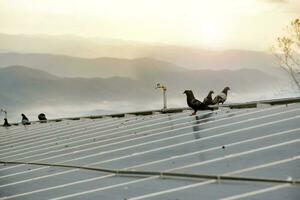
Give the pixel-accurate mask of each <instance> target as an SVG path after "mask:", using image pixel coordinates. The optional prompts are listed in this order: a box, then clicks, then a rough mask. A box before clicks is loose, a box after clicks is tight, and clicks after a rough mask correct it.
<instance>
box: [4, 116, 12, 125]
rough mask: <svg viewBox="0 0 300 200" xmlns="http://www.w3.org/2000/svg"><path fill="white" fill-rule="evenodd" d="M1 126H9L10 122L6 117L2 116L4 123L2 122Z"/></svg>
mask: <svg viewBox="0 0 300 200" xmlns="http://www.w3.org/2000/svg"><path fill="white" fill-rule="evenodd" d="M3 126H4V127H9V126H11V124H10V123H8V121H7V118H4V124H3Z"/></svg>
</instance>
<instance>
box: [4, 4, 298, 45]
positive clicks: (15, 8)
mask: <svg viewBox="0 0 300 200" xmlns="http://www.w3.org/2000/svg"><path fill="white" fill-rule="evenodd" d="M296 17H300V1H299V0H126V1H125V0H0V33H7V34H49V35H64V34H72V35H78V36H83V37H100V38H110V39H123V40H133V41H141V42H151V43H152V42H153V43H166V44H175V45H189V46H190V45H191V46H197V47H202V48H212V49H251V50H266V49H267V48H268V47H269V45H270V44H271V43H272V41H273V40H274V39H275V38H276V37H277V36H279V35H281V34H283V32H284V27H285V26H286V25H288V24H289V22H290V21H291V20H292V19H294V18H296Z"/></svg>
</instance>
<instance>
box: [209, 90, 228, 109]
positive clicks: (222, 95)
mask: <svg viewBox="0 0 300 200" xmlns="http://www.w3.org/2000/svg"><path fill="white" fill-rule="evenodd" d="M228 90H230V88H229V87H225V88H224V89H223V90H222V92H221V93H220V94H218V95H217V96H216V97H215V98H214V100H213V104H214V105H215V104H220V103H222V104H223V103H224V102H225V101H226V99H227V93H228Z"/></svg>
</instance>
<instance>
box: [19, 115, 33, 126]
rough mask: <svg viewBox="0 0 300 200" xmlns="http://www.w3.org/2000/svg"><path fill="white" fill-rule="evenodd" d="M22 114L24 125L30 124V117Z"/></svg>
mask: <svg viewBox="0 0 300 200" xmlns="http://www.w3.org/2000/svg"><path fill="white" fill-rule="evenodd" d="M21 116H22V124H23V125H30V124H31V123H30V122H29V119H28V118H27V117H26V116H25V115H24V114H21Z"/></svg>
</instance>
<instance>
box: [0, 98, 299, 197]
mask: <svg viewBox="0 0 300 200" xmlns="http://www.w3.org/2000/svg"><path fill="white" fill-rule="evenodd" d="M179 111H182V112H180V113H158V112H150V113H147V112H144V115H143V113H140V115H135V114H134V113H132V114H125V115H122V116H121V115H119V116H114V117H113V118H112V117H99V118H98V117H95V118H94V119H91V118H78V119H80V120H67V119H64V120H56V121H58V122H49V123H34V124H32V125H30V126H12V127H10V128H8V129H6V128H0V137H1V142H0V146H1V147H0V160H1V161H2V163H3V164H2V165H1V166H0V194H1V196H0V199H114V200H117V199H122V200H124V199H131V200H137V199H184V200H188V199H241V198H245V199H299V196H300V190H299V177H300V173H299V171H300V161H299V159H300V148H299V144H300V120H299V119H300V104H297V103H295V104H289V105H288V106H287V105H278V106H262V107H259V108H247V109H229V108H221V109H219V110H215V111H202V112H198V115H196V116H190V113H191V112H190V111H188V110H184V109H181V110H179ZM92 118H93V117H92ZM74 119H75V118H74ZM76 119H77V118H76Z"/></svg>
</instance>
